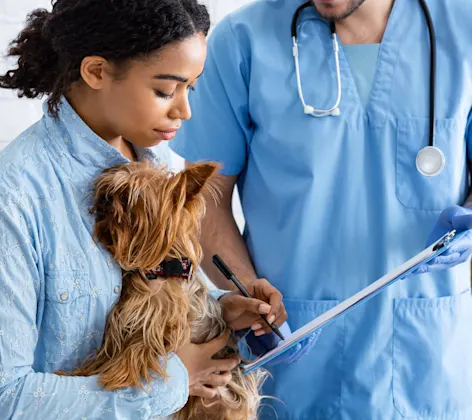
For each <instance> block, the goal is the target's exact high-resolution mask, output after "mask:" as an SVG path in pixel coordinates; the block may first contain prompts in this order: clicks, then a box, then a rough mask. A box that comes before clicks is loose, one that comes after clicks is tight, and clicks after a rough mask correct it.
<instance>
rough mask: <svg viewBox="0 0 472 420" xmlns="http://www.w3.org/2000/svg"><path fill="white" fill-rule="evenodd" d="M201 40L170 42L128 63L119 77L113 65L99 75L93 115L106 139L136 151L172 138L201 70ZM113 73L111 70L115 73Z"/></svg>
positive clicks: (186, 114) (203, 55)
mask: <svg viewBox="0 0 472 420" xmlns="http://www.w3.org/2000/svg"><path fill="white" fill-rule="evenodd" d="M205 58H206V40H205V36H204V35H203V34H196V35H195V36H192V37H191V38H187V39H185V40H183V41H180V42H178V43H175V44H171V45H169V46H167V47H165V48H163V49H162V50H160V51H159V52H158V53H157V54H155V55H151V56H149V57H148V58H146V59H143V60H135V61H132V62H131V63H129V64H128V67H127V68H126V69H125V73H124V74H123V76H122V77H116V74H115V75H113V73H116V71H114V69H113V67H110V68H109V69H110V71H109V72H103V74H104V75H103V79H102V80H101V83H100V85H99V86H100V88H99V89H95V90H94V95H93V96H94V104H93V105H92V107H93V108H94V109H96V112H98V113H99V114H100V118H99V120H100V121H98V118H97V116H95V117H93V116H91V117H92V119H95V120H96V123H97V125H98V126H99V131H100V132H99V133H98V134H100V135H101V136H102V137H103V138H104V139H105V140H109V139H114V138H117V137H119V136H121V137H123V138H124V139H126V140H127V141H129V142H130V143H132V144H134V145H136V146H141V147H152V146H156V145H157V144H158V143H160V142H161V141H163V140H166V141H167V140H171V139H172V138H173V137H174V136H175V133H176V131H177V130H178V129H179V128H180V126H181V124H182V121H183V120H188V119H189V118H190V116H191V111H190V105H189V101H188V95H189V91H191V90H193V89H194V87H195V83H196V81H197V79H198V77H199V76H200V75H201V74H202V72H203V67H204V62H205ZM115 70H116V69H115Z"/></svg>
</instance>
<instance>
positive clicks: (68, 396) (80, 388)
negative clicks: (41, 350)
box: [0, 191, 189, 420]
mask: <svg viewBox="0 0 472 420" xmlns="http://www.w3.org/2000/svg"><path fill="white" fill-rule="evenodd" d="M18 195H21V192H20V191H18ZM20 203H21V201H20V200H19V198H18V197H17V198H15V197H8V196H6V195H5V194H2V192H0V413H1V415H0V417H1V418H2V419H4V420H9V419H17V418H24V419H51V418H62V417H63V416H64V418H67V417H69V418H75V419H106V420H108V419H110V420H111V419H128V420H131V419H141V420H144V419H151V418H154V416H168V415H170V414H172V413H174V412H176V411H178V410H179V409H180V408H181V407H182V406H183V405H184V404H185V403H186V401H187V398H188V388H189V385H188V375H187V370H186V368H185V366H184V365H183V363H182V362H181V361H180V359H179V358H178V357H177V356H176V355H170V359H169V361H168V364H167V374H168V375H169V379H168V380H166V381H163V380H155V381H154V382H153V383H152V384H151V386H150V387H149V388H147V389H146V390H141V389H138V388H126V389H122V390H120V391H117V392H105V391H104V390H103V389H102V388H101V387H100V386H99V385H98V382H97V377H96V376H91V377H63V376H57V375H54V374H50V373H41V372H36V371H35V370H34V368H33V366H34V354H35V350H36V343H37V339H38V329H37V320H36V317H37V308H38V302H39V296H40V293H41V290H42V288H43V286H44V284H43V275H42V270H41V269H40V268H38V267H40V264H41V258H40V248H39V250H38V249H37V247H35V243H38V242H39V241H37V240H35V235H36V234H35V233H33V232H34V231H35V229H32V228H31V225H32V223H33V222H32V220H31V219H33V217H32V216H31V217H28V214H29V211H28V210H25V207H27V206H23V205H20Z"/></svg>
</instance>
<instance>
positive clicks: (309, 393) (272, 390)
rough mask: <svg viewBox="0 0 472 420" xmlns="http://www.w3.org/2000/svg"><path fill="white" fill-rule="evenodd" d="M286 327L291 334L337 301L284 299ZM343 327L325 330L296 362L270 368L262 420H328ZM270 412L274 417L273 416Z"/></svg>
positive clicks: (336, 391)
mask: <svg viewBox="0 0 472 420" xmlns="http://www.w3.org/2000/svg"><path fill="white" fill-rule="evenodd" d="M284 303H285V308H286V310H287V313H288V320H287V322H288V324H289V325H290V328H291V330H292V331H295V330H296V329H298V328H300V327H302V326H303V325H305V324H306V323H308V322H310V321H312V320H313V319H314V318H316V317H317V316H319V315H321V314H322V313H324V312H326V311H327V310H329V309H331V308H332V307H333V306H335V305H336V304H337V303H338V301H309V300H291V299H284ZM340 321H341V322H340ZM343 349H344V323H343V322H342V319H341V320H338V321H335V322H333V323H331V324H330V325H328V326H326V327H325V328H324V329H323V330H322V331H321V334H320V337H319V338H318V341H317V343H316V344H315V346H314V347H313V348H312V349H311V350H310V351H309V352H308V353H307V354H305V355H304V356H303V357H302V358H301V359H299V360H298V361H296V362H294V363H291V364H288V365H277V366H274V367H272V368H270V372H271V374H272V375H273V377H269V378H268V379H267V380H266V384H265V386H264V390H263V392H264V394H265V395H269V396H274V397H275V398H277V399H279V400H280V401H277V400H272V399H266V400H265V401H264V404H263V405H266V406H269V405H271V406H272V407H265V408H263V410H262V412H263V414H264V415H263V416H262V418H272V416H275V417H274V418H280V419H285V418H290V419H298V418H300V419H302V418H303V419H308V418H309V419H312V420H317V419H320V420H321V419H323V420H326V419H329V418H331V417H332V416H334V415H335V414H336V413H337V412H338V410H339V406H340V399H341V377H342V372H341V370H342V360H343ZM274 410H275V412H276V413H277V415H275V414H274Z"/></svg>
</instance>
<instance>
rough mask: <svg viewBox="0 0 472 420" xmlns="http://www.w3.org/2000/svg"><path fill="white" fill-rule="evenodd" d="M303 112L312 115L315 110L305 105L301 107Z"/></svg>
mask: <svg viewBox="0 0 472 420" xmlns="http://www.w3.org/2000/svg"><path fill="white" fill-rule="evenodd" d="M303 112H304V113H305V114H313V112H315V108H313V107H312V106H310V105H305V106H304V107H303Z"/></svg>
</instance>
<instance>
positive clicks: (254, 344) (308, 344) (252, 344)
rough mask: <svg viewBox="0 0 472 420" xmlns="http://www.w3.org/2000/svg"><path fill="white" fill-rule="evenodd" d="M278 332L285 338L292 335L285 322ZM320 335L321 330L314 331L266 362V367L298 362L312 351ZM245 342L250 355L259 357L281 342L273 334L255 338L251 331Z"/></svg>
mask: <svg viewBox="0 0 472 420" xmlns="http://www.w3.org/2000/svg"><path fill="white" fill-rule="evenodd" d="M279 330H280V332H281V333H282V335H283V336H284V337H285V338H287V337H289V336H290V335H291V333H292V331H291V329H290V326H289V325H288V323H287V322H284V323H283V324H282V325H281V326H280V328H279ZM320 333H321V330H318V331H316V332H315V333H314V334H311V335H310V336H308V337H307V338H305V339H304V340H302V341H300V343H298V344H296V345H295V346H293V347H292V348H290V349H289V350H287V351H285V352H284V353H282V354H280V355H279V356H277V357H276V358H274V359H272V360H271V361H269V362H267V363H266V365H267V366H276V365H279V364H290V363H294V362H296V361H298V360H300V359H301V358H302V357H303V356H305V355H306V354H307V353H308V352H309V351H310V350H311V349H313V347H314V346H315V344H316V342H317V341H318V338H319V336H320ZM238 335H239V336H241V335H242V334H240V333H238ZM245 341H246V344H247V346H248V347H249V351H250V353H251V355H252V356H256V357H260V356H262V355H264V354H266V353H267V352H269V351H270V350H272V349H274V348H275V347H277V346H278V345H279V343H280V342H281V341H282V340H281V339H280V338H279V337H278V336H277V334H275V333H274V332H271V333H270V334H266V335H263V336H261V337H256V336H255V335H254V333H253V331H251V332H249V333H247V334H246V335H245Z"/></svg>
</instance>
